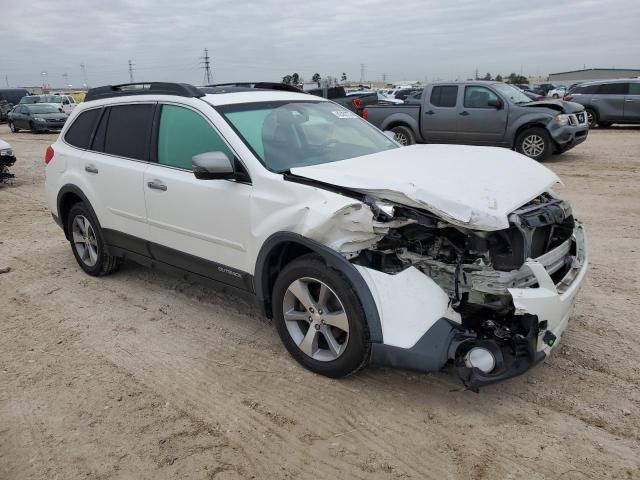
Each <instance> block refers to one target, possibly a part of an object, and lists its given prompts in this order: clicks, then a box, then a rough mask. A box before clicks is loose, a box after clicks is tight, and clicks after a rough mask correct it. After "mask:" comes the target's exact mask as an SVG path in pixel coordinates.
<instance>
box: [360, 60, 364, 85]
mask: <svg viewBox="0 0 640 480" xmlns="http://www.w3.org/2000/svg"><path fill="white" fill-rule="evenodd" d="M363 82H364V63H361V64H360V83H363Z"/></svg>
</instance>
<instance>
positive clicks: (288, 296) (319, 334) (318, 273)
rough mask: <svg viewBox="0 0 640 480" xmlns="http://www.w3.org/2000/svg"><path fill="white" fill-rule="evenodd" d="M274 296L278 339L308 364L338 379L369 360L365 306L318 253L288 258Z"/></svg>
mask: <svg viewBox="0 0 640 480" xmlns="http://www.w3.org/2000/svg"><path fill="white" fill-rule="evenodd" d="M272 300H273V313H274V321H275V324H276V328H277V330H278V334H279V335H280V339H281V340H282V342H283V343H284V346H285V347H286V349H287V350H288V351H289V353H290V354H291V356H292V357H293V358H295V359H296V360H297V361H298V362H299V363H300V364H302V365H303V366H304V367H305V368H307V369H309V370H311V371H312V372H315V373H319V374H321V375H325V376H327V377H332V378H338V377H344V376H347V375H350V374H352V373H355V372H357V371H358V370H360V369H361V368H363V367H364V366H365V365H366V364H367V361H368V359H369V353H370V350H371V342H370V339H369V330H368V328H367V323H366V318H365V314H364V310H363V309H362V305H361V304H360V301H359V299H358V297H357V295H356V293H355V292H354V290H353V287H352V286H351V284H350V282H349V281H348V280H347V279H346V278H345V277H344V276H343V275H342V274H341V273H340V272H339V271H338V270H335V269H333V268H331V267H328V266H327V265H326V264H325V263H324V262H323V261H322V259H321V258H320V257H319V256H317V255H313V254H311V255H305V256H303V257H300V258H298V259H296V260H294V261H292V262H291V263H289V264H288V265H287V266H286V267H285V268H284V269H283V270H282V271H281V272H280V275H279V276H278V279H277V280H276V283H275V285H274V289H273V297H272Z"/></svg>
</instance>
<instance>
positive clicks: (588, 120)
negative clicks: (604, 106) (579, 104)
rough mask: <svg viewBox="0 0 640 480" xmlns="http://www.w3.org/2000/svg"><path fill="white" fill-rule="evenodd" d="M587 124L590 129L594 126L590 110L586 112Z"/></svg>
mask: <svg viewBox="0 0 640 480" xmlns="http://www.w3.org/2000/svg"><path fill="white" fill-rule="evenodd" d="M587 122H589V126H590V127H593V126H594V124H595V118H594V117H593V112H592V111H591V110H587Z"/></svg>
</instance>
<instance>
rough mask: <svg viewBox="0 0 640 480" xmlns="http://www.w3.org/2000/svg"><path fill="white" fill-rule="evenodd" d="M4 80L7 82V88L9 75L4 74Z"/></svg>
mask: <svg viewBox="0 0 640 480" xmlns="http://www.w3.org/2000/svg"><path fill="white" fill-rule="evenodd" d="M4 81H5V83H6V84H7V88H9V75H5V76H4Z"/></svg>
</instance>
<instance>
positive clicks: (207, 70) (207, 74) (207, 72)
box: [200, 48, 213, 85]
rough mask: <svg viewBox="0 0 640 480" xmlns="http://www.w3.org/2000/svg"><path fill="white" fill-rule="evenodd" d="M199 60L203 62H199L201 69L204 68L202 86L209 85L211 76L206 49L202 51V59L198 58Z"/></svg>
mask: <svg viewBox="0 0 640 480" xmlns="http://www.w3.org/2000/svg"><path fill="white" fill-rule="evenodd" d="M200 58H201V59H202V60H204V61H202V62H200V64H201V65H202V68H204V84H205V85H210V84H211V83H213V77H212V75H211V63H210V62H209V49H208V48H205V49H204V57H200Z"/></svg>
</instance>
